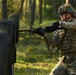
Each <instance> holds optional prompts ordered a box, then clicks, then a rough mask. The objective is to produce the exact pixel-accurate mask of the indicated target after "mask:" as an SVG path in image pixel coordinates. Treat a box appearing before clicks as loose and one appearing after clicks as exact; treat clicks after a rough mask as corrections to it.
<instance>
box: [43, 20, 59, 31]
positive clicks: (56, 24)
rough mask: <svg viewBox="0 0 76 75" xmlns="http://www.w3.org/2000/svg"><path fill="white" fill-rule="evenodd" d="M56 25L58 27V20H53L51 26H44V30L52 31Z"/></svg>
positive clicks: (55, 28)
mask: <svg viewBox="0 0 76 75" xmlns="http://www.w3.org/2000/svg"><path fill="white" fill-rule="evenodd" d="M58 27H59V22H58V21H57V22H54V23H53V24H52V25H51V26H47V27H45V29H44V31H46V32H53V31H55V30H57V29H58Z"/></svg>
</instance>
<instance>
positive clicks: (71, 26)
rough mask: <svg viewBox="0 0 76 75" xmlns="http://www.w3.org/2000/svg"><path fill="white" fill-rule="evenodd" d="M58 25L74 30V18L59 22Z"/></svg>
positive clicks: (75, 26) (75, 27) (75, 25)
mask: <svg viewBox="0 0 76 75" xmlns="http://www.w3.org/2000/svg"><path fill="white" fill-rule="evenodd" d="M59 23H60V25H61V26H62V27H64V28H66V29H72V30H76V20H75V21H74V22H65V21H62V22H59Z"/></svg>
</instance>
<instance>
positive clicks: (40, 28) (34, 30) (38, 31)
mask: <svg viewBox="0 0 76 75" xmlns="http://www.w3.org/2000/svg"><path fill="white" fill-rule="evenodd" d="M31 33H37V34H39V35H41V36H43V35H44V31H43V28H42V27H39V28H33V29H31Z"/></svg>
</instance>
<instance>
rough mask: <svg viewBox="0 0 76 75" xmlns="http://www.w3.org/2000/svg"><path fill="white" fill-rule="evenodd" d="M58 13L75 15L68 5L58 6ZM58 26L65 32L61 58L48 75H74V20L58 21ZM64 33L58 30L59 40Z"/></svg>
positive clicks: (75, 74)
mask: <svg viewBox="0 0 76 75" xmlns="http://www.w3.org/2000/svg"><path fill="white" fill-rule="evenodd" d="M64 8H65V9H64ZM58 12H59V13H60V14H61V13H64V12H69V13H72V14H73V16H74V15H75V10H74V9H73V7H72V6H71V5H70V4H64V5H62V6H60V8H59V11H58ZM60 26H62V27H64V28H66V29H67V31H66V34H65V37H64V40H63V43H62V45H61V47H60V52H61V58H60V60H59V63H58V64H57V66H56V67H55V68H54V69H53V70H52V72H51V73H50V75H76V19H75V18H73V19H72V20H71V21H70V22H66V21H60ZM64 32H65V31H64V29H61V30H59V36H60V38H61V37H62V36H63V34H64Z"/></svg>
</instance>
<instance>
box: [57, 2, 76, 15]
mask: <svg viewBox="0 0 76 75" xmlns="http://www.w3.org/2000/svg"><path fill="white" fill-rule="evenodd" d="M64 12H68V13H72V14H73V15H76V11H75V9H74V8H73V7H72V5H70V4H69V3H67V4H63V5H61V6H60V7H59V8H58V13H59V14H62V13H64Z"/></svg>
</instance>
